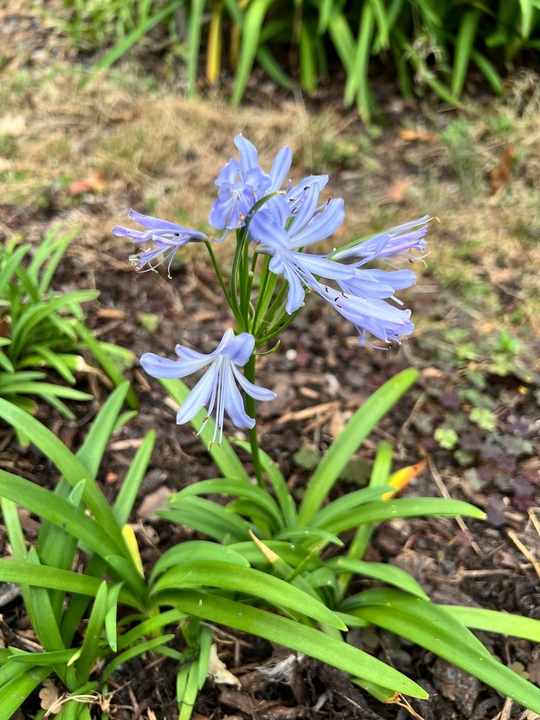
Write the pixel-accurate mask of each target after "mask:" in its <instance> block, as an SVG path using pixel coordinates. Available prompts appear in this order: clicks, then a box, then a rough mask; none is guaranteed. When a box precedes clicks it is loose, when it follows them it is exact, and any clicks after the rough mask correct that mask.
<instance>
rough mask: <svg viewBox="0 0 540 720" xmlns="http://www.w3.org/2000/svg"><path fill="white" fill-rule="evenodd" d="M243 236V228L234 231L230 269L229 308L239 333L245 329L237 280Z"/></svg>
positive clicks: (239, 274) (239, 272)
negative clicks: (234, 244)
mask: <svg viewBox="0 0 540 720" xmlns="http://www.w3.org/2000/svg"><path fill="white" fill-rule="evenodd" d="M244 237H245V232H244V230H243V229H242V230H237V231H236V249H235V251H234V259H233V264H232V270H231V292H230V299H231V310H232V311H233V314H234V317H235V318H236V321H237V323H238V328H237V330H238V332H239V333H241V332H244V330H245V329H246V327H245V325H244V316H243V314H242V309H241V305H240V301H241V298H240V294H239V287H238V280H239V278H240V277H241V259H242V245H243V239H244Z"/></svg>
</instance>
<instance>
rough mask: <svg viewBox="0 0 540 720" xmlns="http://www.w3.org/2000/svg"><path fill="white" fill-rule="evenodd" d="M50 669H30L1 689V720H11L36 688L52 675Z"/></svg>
mask: <svg viewBox="0 0 540 720" xmlns="http://www.w3.org/2000/svg"><path fill="white" fill-rule="evenodd" d="M50 673H51V668H50V667H33V668H28V670H26V671H25V672H23V673H22V674H21V675H19V676H18V677H16V678H13V680H11V681H10V682H8V683H6V684H5V685H2V687H1V688H0V720H11V719H12V718H13V717H15V713H16V712H17V709H18V708H19V707H20V706H21V705H22V704H23V702H24V701H25V700H26V698H27V697H29V695H31V693H32V692H33V691H34V690H35V688H36V687H37V686H38V685H39V684H40V683H41V682H42V681H43V680H45V678H46V677H47V675H50Z"/></svg>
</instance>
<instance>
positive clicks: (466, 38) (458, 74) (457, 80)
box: [450, 10, 480, 98]
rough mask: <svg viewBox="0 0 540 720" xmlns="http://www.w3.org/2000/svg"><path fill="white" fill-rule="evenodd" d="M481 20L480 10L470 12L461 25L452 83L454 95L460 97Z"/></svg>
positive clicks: (455, 50) (451, 87) (455, 51)
mask: <svg viewBox="0 0 540 720" xmlns="http://www.w3.org/2000/svg"><path fill="white" fill-rule="evenodd" d="M479 20H480V10H470V11H469V12H466V13H465V15H464V16H463V18H462V20H461V23H460V25H459V31H458V35H457V38H456V46H455V49H454V67H453V70H452V83H451V86H450V90H451V92H452V95H454V96H455V97H457V98H458V97H460V96H461V93H462V92H463V86H464V84H465V77H466V75H467V68H468V67H469V60H470V58H471V51H472V48H473V45H474V40H475V37H476V30H477V28H478V21H479Z"/></svg>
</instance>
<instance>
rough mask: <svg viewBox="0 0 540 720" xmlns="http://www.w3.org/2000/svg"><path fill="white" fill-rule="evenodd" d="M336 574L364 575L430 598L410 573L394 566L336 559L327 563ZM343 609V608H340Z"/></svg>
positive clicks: (347, 558) (343, 558)
mask: <svg viewBox="0 0 540 720" xmlns="http://www.w3.org/2000/svg"><path fill="white" fill-rule="evenodd" d="M327 565H328V567H330V568H331V569H332V570H333V571H334V572H335V573H338V574H341V573H353V574H355V575H364V576H365V577H370V578H373V579H375V580H381V581H382V582H385V583H388V584H389V585H395V586H396V587H398V588H400V589H401V590H405V591H406V592H410V593H412V594H413V595H417V596H418V597H421V598H424V599H425V600H428V599H429V598H428V596H427V595H426V593H425V592H424V589H423V588H422V586H421V585H420V584H419V583H417V582H416V580H415V579H414V578H413V577H411V576H410V575H409V573H408V572H405V570H402V569H401V568H399V567H395V566H394V565H388V564H385V563H376V562H365V561H364V560H355V559H354V558H350V557H335V558H331V559H330V560H328V562H327ZM340 609H341V608H340Z"/></svg>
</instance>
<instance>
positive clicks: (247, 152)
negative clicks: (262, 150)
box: [234, 134, 259, 173]
mask: <svg viewBox="0 0 540 720" xmlns="http://www.w3.org/2000/svg"><path fill="white" fill-rule="evenodd" d="M234 144H235V145H236V147H237V148H238V149H239V150H240V166H241V168H242V171H243V172H244V173H247V172H248V170H251V169H252V168H254V167H256V166H257V165H258V164H259V153H258V152H257V149H256V148H255V145H253V143H250V142H249V140H246V138H245V137H244V136H243V135H242V134H240V135H237V136H236V137H235V138H234Z"/></svg>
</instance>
